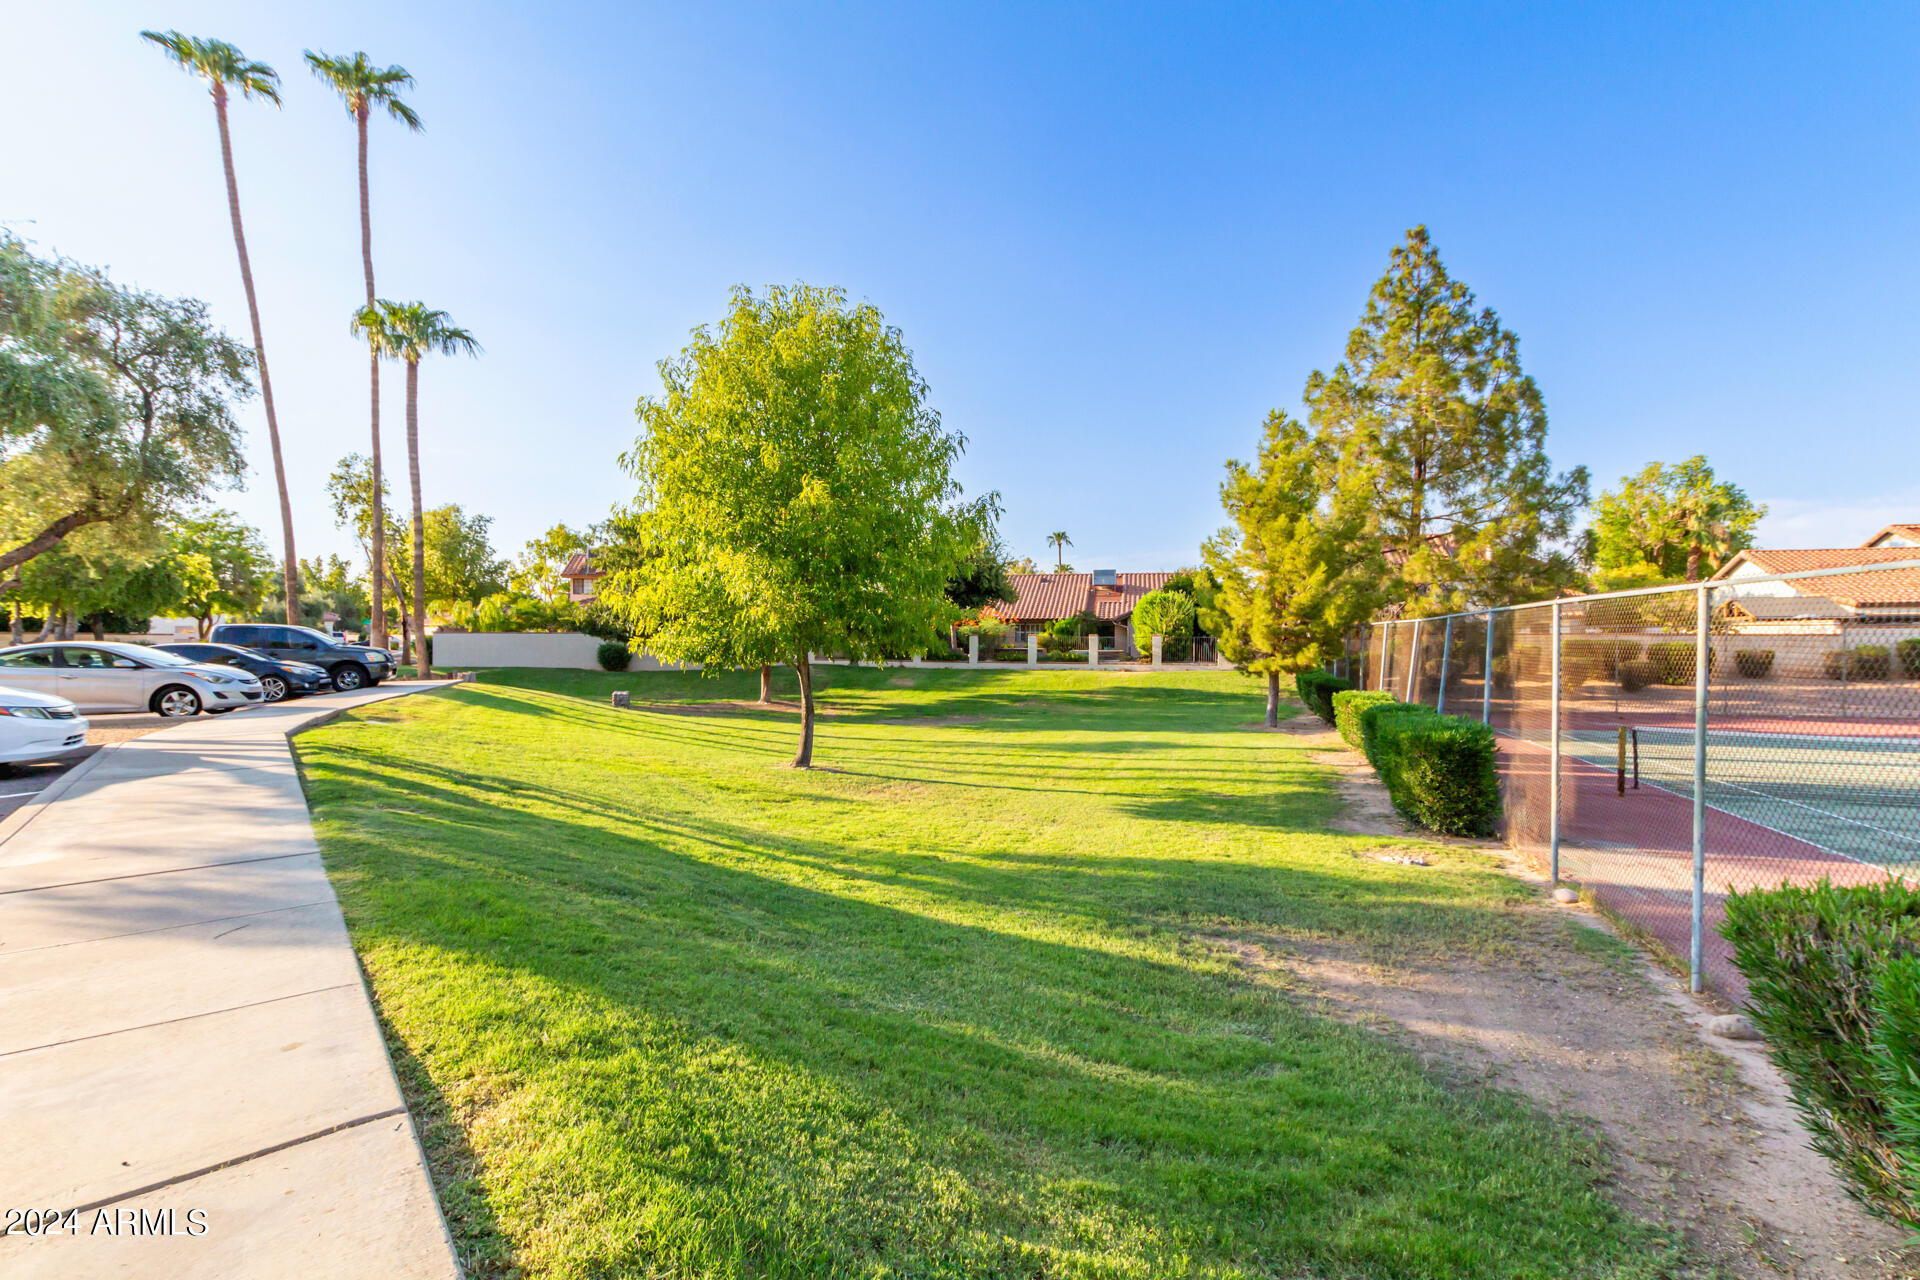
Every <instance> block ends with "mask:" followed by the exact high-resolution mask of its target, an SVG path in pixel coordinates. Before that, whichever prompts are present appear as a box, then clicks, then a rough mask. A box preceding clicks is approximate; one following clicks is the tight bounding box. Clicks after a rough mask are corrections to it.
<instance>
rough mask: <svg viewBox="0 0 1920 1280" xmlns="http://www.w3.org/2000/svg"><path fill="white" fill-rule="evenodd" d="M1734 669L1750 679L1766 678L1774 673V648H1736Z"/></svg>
mask: <svg viewBox="0 0 1920 1280" xmlns="http://www.w3.org/2000/svg"><path fill="white" fill-rule="evenodd" d="M1733 669H1734V670H1735V671H1738V672H1739V673H1740V674H1741V675H1743V676H1745V677H1746V678H1747V679H1749V680H1764V679H1766V678H1767V677H1768V676H1769V675H1771V674H1773V650H1771V649H1736V650H1734V652H1733Z"/></svg>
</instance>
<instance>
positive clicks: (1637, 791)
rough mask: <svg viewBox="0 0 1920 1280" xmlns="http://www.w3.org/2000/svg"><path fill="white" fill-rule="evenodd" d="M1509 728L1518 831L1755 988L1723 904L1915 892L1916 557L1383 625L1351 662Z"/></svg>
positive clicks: (1714, 976) (1701, 965) (1704, 968)
mask: <svg viewBox="0 0 1920 1280" xmlns="http://www.w3.org/2000/svg"><path fill="white" fill-rule="evenodd" d="M1344 662H1345V665H1346V666H1347V668H1348V672H1349V674H1350V675H1351V676H1353V677H1354V678H1355V683H1356V684H1358V685H1359V687H1361V688H1368V689H1386V690H1389V691H1391V692H1392V693H1394V694H1395V695H1397V696H1398V697H1400V698H1401V699H1403V700H1405V701H1409V702H1421V703H1425V704H1427V705H1429V706H1433V707H1436V708H1438V709H1440V710H1442V711H1445V712H1448V713H1450V714H1454V715H1461V716H1470V717H1473V718H1476V719H1480V720H1484V721H1485V722H1486V723H1488V724H1490V725H1492V726H1493V727H1494V729H1495V730H1496V731H1497V732H1498V734H1499V744H1500V774H1501V790H1502V795H1503V798H1504V800H1505V813H1506V816H1505V823H1506V836H1507V839H1508V841H1509V842H1510V843H1511V844H1513V845H1514V846H1515V847H1517V848H1519V849H1521V850H1524V851H1526V852H1527V853H1528V854H1529V855H1531V856H1533V857H1534V858H1535V859H1536V860H1537V862H1538V863H1539V864H1540V866H1541V868H1542V870H1544V871H1546V872H1547V873H1548V874H1550V875H1551V876H1552V877H1553V878H1554V881H1555V882H1556V883H1558V882H1559V881H1560V879H1561V878H1562V877H1563V876H1564V877H1566V878H1568V879H1571V880H1573V881H1574V882H1576V883H1578V884H1579V885H1580V886H1581V887H1582V888H1583V889H1585V890H1587V891H1588V892H1590V893H1591V894H1592V895H1593V896H1594V898H1595V899H1597V900H1598V901H1599V903H1600V904H1601V905H1602V906H1604V907H1606V908H1607V909H1608V910H1609V911H1610V912H1612V913H1613V914H1614V915H1615V916H1616V917H1618V918H1620V919H1623V920H1625V921H1627V922H1628V923H1629V924H1631V925H1634V926H1636V927H1638V928H1639V929H1641V930H1643V931H1644V932H1645V933H1647V934H1648V935H1651V936H1652V937H1653V938H1654V939H1655V940H1657V941H1658V942H1659V943H1661V944H1662V945H1664V946H1665V947H1667V948H1668V949H1670V950H1671V951H1672V952H1673V953H1674V954H1675V955H1677V956H1684V957H1686V958H1687V959H1688V962H1689V966H1690V968H1691V971H1692V977H1693V985H1694V989H1695V990H1696V991H1697V990H1701V989H1702V987H1703V986H1711V987H1713V988H1714V989H1715V990H1717V991H1719V992H1720V993H1721V994H1723V995H1725V996H1728V997H1729V998H1732V999H1734V1000H1736V1001H1738V1000H1741V999H1744V997H1745V993H1746V987H1745V983H1744V981H1743V980H1742V979H1741V977H1740V974H1739V972H1738V970H1737V969H1735V967H1734V965H1733V963H1732V953H1731V948H1729V947H1728V946H1727V944H1726V943H1725V942H1724V941H1723V940H1722V939H1721V937H1720V933H1719V923H1720V920H1721V919H1722V916H1723V911H1722V907H1723V904H1724V902H1725V899H1726V896H1727V894H1728V893H1730V892H1733V891H1735V890H1740V889H1747V888H1753V887H1758V886H1766V887H1772V886H1775V885H1778V884H1780V883H1782V882H1785V881H1791V882H1794V883H1810V882H1812V881H1815V880H1818V879H1820V878H1822V877H1825V878H1827V879H1829V880H1832V881H1834V882H1835V883H1848V884H1859V883H1871V882H1875V881H1881V880H1886V879H1889V878H1896V877H1898V878H1905V879H1907V880H1909V881H1910V882H1913V883H1920V556H1917V557H1916V558H1915V559H1912V560H1902V561H1897V562H1884V561H1883V562H1881V563H1878V564H1864V565H1856V566H1849V567H1847V568H1844V569H1822V570H1814V571H1809V572H1804V573H1793V574H1780V575H1768V576H1754V577H1738V578H1732V579H1728V580H1724V581H1719V582H1712V583H1705V584H1688V585H1683V586H1678V587H1667V588H1655V589H1651V590H1645V591H1632V592H1617V593H1612V594H1606V595H1594V596H1581V597H1574V598H1568V599H1562V600H1556V601H1543V602H1541V603H1538V604H1533V605H1521V606H1516V607H1512V608H1505V609H1494V610H1489V611H1484V612H1478V613H1465V614H1453V615H1448V616H1441V617H1431V618H1419V619H1406V620H1397V621H1392V622H1379V623H1375V624H1373V625H1372V626H1370V627H1368V628H1365V629H1364V630H1363V631H1362V632H1361V633H1360V634H1358V635H1356V636H1355V637H1354V638H1353V639H1352V641H1351V642H1350V643H1349V645H1348V648H1347V654H1346V657H1345V659H1344Z"/></svg>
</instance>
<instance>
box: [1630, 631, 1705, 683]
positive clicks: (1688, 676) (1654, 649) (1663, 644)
mask: <svg viewBox="0 0 1920 1280" xmlns="http://www.w3.org/2000/svg"><path fill="white" fill-rule="evenodd" d="M1696 652H1697V650H1696V647H1695V645H1694V642H1693V641H1691V640H1656V641H1654V642H1653V643H1652V644H1650V645H1648V646H1647V661H1648V662H1651V663H1652V664H1653V670H1654V679H1655V680H1656V681H1657V682H1658V683H1660V684H1692V683H1693V676H1694V671H1693V666H1694V654H1695V653H1696ZM1717 661H1718V658H1717V657H1716V656H1715V654H1714V652H1713V650H1711V649H1709V650H1707V674H1708V675H1709V676H1711V675H1712V674H1713V668H1714V664H1715V663H1716V662H1717Z"/></svg>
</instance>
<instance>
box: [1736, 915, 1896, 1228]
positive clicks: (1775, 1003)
mask: <svg viewBox="0 0 1920 1280" xmlns="http://www.w3.org/2000/svg"><path fill="white" fill-rule="evenodd" d="M1720 932H1721V933H1722V934H1723V935H1724V936H1725V937H1726V939H1727V941H1728V942H1730V943H1732V944H1733V957H1734V963H1735V964H1737V965H1739V967H1740V972H1741V973H1743V974H1745V975H1746V978H1747V987H1748V1000H1747V1004H1748V1011H1749V1013H1750V1014H1751V1015H1752V1018H1753V1021H1754V1025H1755V1026H1757V1027H1759V1029H1760V1030H1761V1032H1762V1033H1763V1034H1764V1035H1765V1036H1766V1037H1767V1040H1768V1042H1769V1044H1770V1047H1771V1049H1772V1053H1773V1060H1774V1063H1775V1064H1776V1065H1777V1066H1779V1068H1780V1070H1781V1072H1782V1073H1783V1074H1784V1075H1785V1076H1786V1077H1787V1087H1788V1092H1789V1093H1790V1094H1791V1096H1792V1098H1793V1102H1794V1106H1795V1107H1796V1108H1798V1110H1799V1112H1800V1117H1801V1121H1802V1122H1803V1123H1804V1124H1805V1125H1806V1126H1807V1129H1808V1130H1809V1131H1810V1132H1811V1133H1812V1134H1813V1147H1814V1149H1815V1150H1816V1151H1818V1152H1820V1153H1821V1154H1822V1155H1824V1156H1826V1157H1827V1158H1828V1159H1829V1160H1832V1161H1833V1162H1834V1164H1835V1165H1836V1166H1837V1167H1838V1169H1839V1173H1840V1177H1841V1181H1842V1182H1843V1183H1844V1184H1845V1186H1846V1188H1847V1191H1848V1193H1849V1194H1851V1195H1852V1196H1853V1197H1854V1198H1855V1199H1857V1200H1859V1201H1860V1202H1861V1203H1862V1204H1864V1205H1866V1206H1867V1208H1868V1209H1869V1210H1871V1211H1872V1212H1873V1213H1875V1214H1877V1215H1879V1216H1880V1217H1884V1218H1889V1219H1892V1220H1894V1221H1897V1222H1904V1223H1907V1224H1909V1225H1915V1226H1920V1200H1916V1198H1915V1195H1914V1186H1913V1183H1914V1177H1915V1173H1916V1171H1920V1146H1916V1145H1914V1144H1912V1142H1911V1138H1910V1137H1909V1138H1903V1137H1902V1136H1901V1126H1900V1124H1899V1123H1898V1122H1896V1119H1895V1116H1896V1113H1898V1114H1899V1115H1901V1116H1903V1117H1904V1118H1905V1119H1906V1120H1907V1121H1911V1119H1912V1117H1913V1114H1914V1113H1913V1111H1912V1110H1911V1108H1912V1107H1913V1106H1914V1105H1915V1090H1916V1089H1920V1085H1915V1084H1913V1083H1912V1082H1910V1081H1908V1080H1907V1079H1906V1078H1905V1077H1902V1078H1901V1080H1900V1081H1897V1082H1895V1088H1894V1090H1893V1091H1892V1093H1891V1094H1890V1093H1889V1090H1888V1088H1887V1085H1888V1083H1889V1080H1888V1077H1889V1076H1890V1075H1892V1074H1894V1073H1893V1072H1891V1071H1890V1070H1889V1069H1888V1068H1889V1067H1890V1066H1891V1065H1893V1064H1889V1063H1888V1062H1887V1061H1886V1055H1887V1050H1888V1048H1889V1047H1890V1046H1891V1045H1897V1044H1899V1043H1901V1041H1902V1037H1905V1036H1907V1035H1909V1034H1911V1029H1912V1028H1913V1027H1914V1025H1915V1021H1916V1019H1920V1008H1917V1007H1916V1004H1915V1001H1916V999H1920V982H1917V981H1916V977H1917V976H1920V975H1916V974H1915V973H1914V971H1913V969H1912V968H1911V957H1913V956H1914V955H1915V954H1916V953H1920V892H1916V891H1915V890H1913V889H1910V888H1908V887H1907V886H1906V885H1905V884H1903V883H1901V882H1899V881H1887V882H1885V883H1882V884H1877V885H1852V886H1845V887H1836V886H1835V885H1832V884H1830V883H1828V882H1827V881H1825V880H1822V881H1821V882H1820V883H1819V884H1816V885H1813V886H1810V887H1803V886H1797V885H1783V886H1781V887H1780V888H1778V889H1755V890H1752V891H1749V892H1746V893H1734V894H1731V895H1729V896H1728V898H1727V918H1726V923H1724V924H1723V925H1721V927H1720ZM1903 957H1905V958H1907V960H1908V962H1907V963H1901V964H1898V965H1896V964H1895V963H1894V962H1895V961H1896V960H1899V959H1901V958H1903ZM1899 1065H1903V1066H1910V1065H1911V1060H1909V1061H1908V1062H1907V1063H1903V1064H1899ZM1907 1132H1908V1133H1909V1134H1911V1132H1912V1131H1911V1130H1910V1129H1909V1130H1907ZM1903 1143H1904V1144H1905V1145H1904V1146H1903Z"/></svg>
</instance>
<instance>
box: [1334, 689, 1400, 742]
mask: <svg viewBox="0 0 1920 1280" xmlns="http://www.w3.org/2000/svg"><path fill="white" fill-rule="evenodd" d="M1393 700H1394V697H1393V695H1392V694H1390V693H1388V692H1387V691H1386V690H1384V689H1343V690H1341V691H1340V692H1338V693H1336V694H1334V695H1333V698H1332V703H1333V725H1334V728H1336V729H1338V730H1339V731H1340V736H1341V737H1342V738H1344V739H1345V740H1346V743H1347V745H1348V746H1350V747H1352V748H1353V749H1354V750H1355V751H1358V750H1360V749H1361V746H1362V743H1361V738H1360V716H1361V713H1362V712H1364V711H1365V710H1366V709H1367V708H1368V707H1377V706H1381V705H1383V704H1385V703H1389V702H1392V701H1393Z"/></svg>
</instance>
